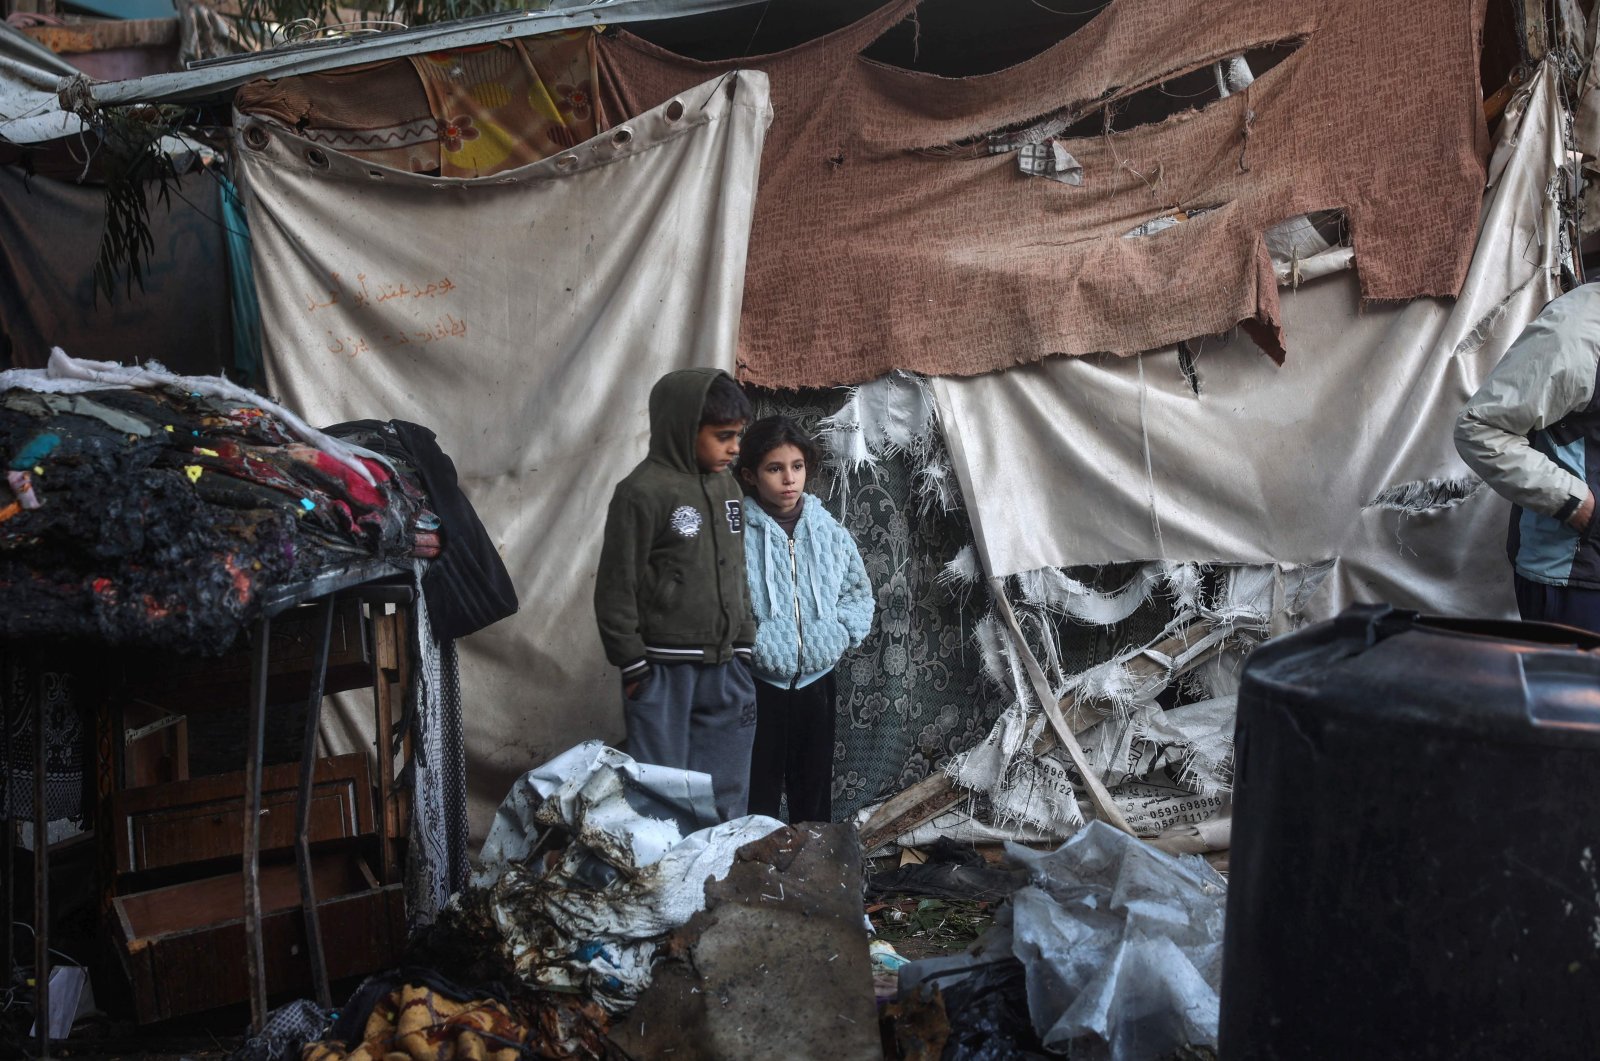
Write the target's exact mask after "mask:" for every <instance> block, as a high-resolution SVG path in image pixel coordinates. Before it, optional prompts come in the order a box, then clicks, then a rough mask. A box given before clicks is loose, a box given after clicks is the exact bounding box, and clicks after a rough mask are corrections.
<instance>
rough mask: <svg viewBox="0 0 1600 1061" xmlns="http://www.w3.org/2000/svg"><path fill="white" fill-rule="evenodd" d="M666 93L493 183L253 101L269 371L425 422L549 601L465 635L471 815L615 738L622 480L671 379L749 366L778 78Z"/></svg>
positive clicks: (251, 183) (292, 385)
mask: <svg viewBox="0 0 1600 1061" xmlns="http://www.w3.org/2000/svg"><path fill="white" fill-rule="evenodd" d="M658 102H661V104H662V105H661V106H660V107H657V108H656V109H655V110H653V111H650V112H649V113H645V114H641V115H639V116H638V117H635V118H631V119H629V120H628V121H627V122H626V123H625V124H623V125H620V126H617V127H615V128H613V129H612V130H611V131H610V132H609V133H607V134H605V135H603V136H600V137H597V138H595V139H593V140H590V141H588V142H587V143H584V144H582V145H579V146H578V147H575V148H573V149H572V150H570V151H568V152H564V153H562V154H560V155H557V156H556V157H554V158H550V159H545V160H544V161H541V162H538V163H535V164H533V165H530V166H526V167H523V168H521V169H516V170H510V171H507V172H505V173H501V174H499V175H497V176H495V177H492V178H485V179H481V180H446V179H443V178H434V177H422V176H417V175H415V174H410V173H404V172H401V171H399V170H393V169H383V168H379V167H377V166H375V165H374V164H373V163H371V162H368V161H364V160H356V159H351V158H347V157H344V156H342V155H339V154H337V153H335V152H333V151H331V150H328V149H326V148H324V147H322V146H318V145H313V144H311V143H309V142H308V141H306V140H303V139H301V138H300V137H298V136H296V135H295V134H294V133H293V132H292V131H290V130H288V129H285V128H282V127H280V126H276V125H273V124H270V123H267V122H264V121H262V120H260V119H254V118H241V119H240V120H239V123H238V138H237V141H236V150H237V152H238V157H239V158H240V160H241V168H242V173H243V177H244V183H245V185H246V193H247V195H248V197H249V208H250V211H251V232H252V236H253V242H254V255H255V258H254V261H255V273H256V282H257V285H258V288H259V291H260V296H261V309H262V321H263V331H264V336H265V340H266V357H267V370H268V378H269V380H270V384H271V389H273V390H275V391H276V392H278V393H280V394H282V395H283V396H284V398H285V400H286V401H288V402H290V403H291V404H293V405H295V406H296V407H297V408H300V409H302V410H304V411H305V413H306V414H307V416H308V417H309V418H312V419H313V420H314V421H316V422H320V423H333V422H337V421H344V420H351V419H359V418H362V417H368V416H383V417H396V418H400V419H409V420H412V421H415V422H418V423H424V424H427V425H428V426H429V427H430V428H432V429H433V430H434V431H435V432H436V433H437V434H438V436H439V440H440V444H441V445H442V446H444V447H445V448H446V449H447V450H448V451H449V452H450V453H451V455H452V457H453V458H454V460H455V464H456V467H457V469H458V472H459V475H460V481H461V486H462V488H463V489H464V490H465V491H466V492H467V494H468V495H469V496H470V497H471V498H472V501H473V504H474V506H475V507H476V509H477V511H478V513H479V514H480V516H481V517H482V519H483V523H484V525H485V526H486V527H488V528H489V529H490V532H491V534H493V535H494V536H495V540H496V541H497V542H498V543H499V547H500V550H501V553H502V556H503V557H504V559H505V562H506V567H507V568H508V569H509V571H510V572H511V576H512V578H513V580H514V581H515V583H516V589H517V594H518V596H519V598H520V599H522V600H523V601H527V602H537V606H525V607H524V608H523V609H522V611H521V612H519V613H518V614H517V615H515V616H513V617H512V618H509V619H506V620H504V621H502V622H500V623H497V624H496V625H494V626H493V627H491V628H489V629H487V630H485V631H483V632H481V633H479V634H475V635H473V636H472V637H471V638H469V639H467V640H465V641H463V642H462V644H461V663H460V668H461V677H462V696H463V702H464V703H465V704H466V705H467V710H466V717H467V725H468V731H467V757H468V764H469V770H468V776H469V779H470V783H471V786H472V787H471V791H470V798H471V809H472V820H473V823H474V832H475V835H482V830H483V828H484V827H485V824H486V822H487V819H488V817H489V816H490V813H491V812H492V810H493V808H494V806H495V805H496V804H497V803H498V802H499V799H500V797H501V796H502V795H503V794H504V793H505V791H506V789H507V787H509V785H510V784H511V781H512V780H513V779H514V778H515V777H518V776H520V775H521V774H522V773H523V772H524V771H525V770H526V769H527V767H528V765H529V764H530V763H535V762H540V761H543V760H545V759H547V758H549V757H550V756H551V755H552V754H553V753H554V752H555V751H557V750H560V749H562V748H565V747H567V746H568V745H570V744H571V743H572V741H573V739H574V738H575V737H602V738H616V737H619V736H620V735H621V732H622V711H621V707H622V704H621V697H620V695H619V692H618V686H617V672H616V670H615V669H614V668H612V667H610V666H608V665H607V663H606V661H605V656H604V654H603V652H602V650H601V646H600V639H599V635H598V633H597V631H596V628H595V620H594V608H593V603H592V594H593V578H594V571H595V567H596V564H597V563H598V558H599V548H600V533H599V532H600V526H601V524H602V523H603V522H604V519H605V511H606V502H607V499H608V498H609V496H610V492H611V488H612V486H613V485H614V484H615V483H616V481H617V480H618V479H620V478H622V476H623V475H624V474H626V473H627V471H628V469H629V468H631V467H632V466H633V465H634V464H635V463H636V462H637V461H638V460H639V459H640V457H642V456H643V454H644V452H645V449H646V445H647V440H648V437H649V420H648V414H647V399H648V394H649V390H650V387H651V385H652V384H653V383H654V382H655V380H656V379H658V378H659V377H660V376H661V375H662V374H663V373H665V372H667V371H669V370H671V369H677V368H685V367H690V366H694V365H710V366H716V367H721V368H732V367H733V360H734V343H735V335H736V331H737V326H738V320H739V307H740V299H741V293H742V291H743V282H744V253H745V244H746V240H747V238H748V233H749V223H750V216H751V211H752V209H753V199H754V195H755V184H756V172H757V165H758V159H759V157H760V151H761V143H762V138H763V136H764V135H765V129H766V124H767V121H768V118H769V115H770V108H769V107H768V104H767V93H766V79H765V78H764V77H763V76H762V75H761V74H759V73H751V74H744V73H741V74H738V75H737V76H733V77H728V78H723V79H719V80H717V81H714V82H710V83H707V84H705V85H701V86H699V87H698V88H694V89H691V90H689V91H686V92H685V93H683V94H682V95H681V96H678V97H675V98H673V99H669V100H665V101H658ZM617 203H628V204H629V209H627V210H618V209H616V204H617ZM530 263H531V264H530ZM624 353H625V359H626V362H627V371H618V368H617V366H618V364H619V361H618V358H619V357H620V356H623V355H624ZM370 715H371V709H370V706H364V705H362V704H360V703H358V702H356V701H351V702H350V703H348V704H345V703H343V702H341V705H340V709H339V710H338V711H336V712H328V713H327V714H326V716H325V717H326V718H327V719H328V722H327V724H326V726H325V730H324V736H325V739H326V740H328V742H329V743H330V744H331V745H332V746H333V747H336V748H347V747H352V746H353V747H361V746H363V737H362V732H363V727H364V726H365V725H367V724H368V723H367V722H366V721H365V720H366V719H368V718H369V717H370Z"/></svg>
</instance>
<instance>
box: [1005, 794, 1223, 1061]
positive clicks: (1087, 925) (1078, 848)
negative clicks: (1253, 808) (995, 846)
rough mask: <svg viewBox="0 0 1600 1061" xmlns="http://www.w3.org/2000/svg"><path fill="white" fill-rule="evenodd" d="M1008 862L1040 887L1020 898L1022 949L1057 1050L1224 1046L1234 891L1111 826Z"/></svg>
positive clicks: (1033, 1000) (1038, 1021) (1152, 1051)
mask: <svg viewBox="0 0 1600 1061" xmlns="http://www.w3.org/2000/svg"><path fill="white" fill-rule="evenodd" d="M1007 854H1008V855H1009V856H1010V857H1011V859H1012V860H1014V861H1015V862H1017V863H1019V864H1021V865H1023V866H1025V867H1026V868H1027V869H1028V871H1029V873H1030V874H1031V875H1032V878H1033V884H1032V885H1030V886H1029V887H1026V888H1023V889H1020V890H1019V891H1017V892H1016V893H1015V894H1014V895H1013V896H1012V899H1011V904H1012V916H1011V925H1012V933H1013V938H1012V950H1013V952H1014V953H1015V955H1016V957H1017V958H1018V960H1020V961H1021V962H1022V964H1023V967H1024V968H1025V970H1026V973H1027V984H1028V1011H1029V1015H1030V1016H1031V1018H1032V1020H1033V1026H1034V1030H1035V1031H1037V1032H1038V1033H1039V1036H1040V1038H1041V1039H1042V1040H1043V1042H1044V1045H1045V1046H1046V1047H1047V1048H1049V1049H1052V1050H1064V1049H1065V1048H1066V1047H1067V1044H1069V1043H1071V1044H1072V1056H1073V1057H1074V1058H1079V1057H1082V1058H1097V1057H1103V1058H1108V1059H1110V1061H1135V1059H1139V1058H1149V1057H1159V1056H1163V1055H1165V1054H1167V1053H1169V1052H1170V1051H1172V1050H1174V1049H1177V1048H1179V1047H1182V1046H1200V1045H1211V1046H1214V1045H1215V1044H1216V1042H1217V1021H1218V1013H1219V1004H1220V1002H1219V994H1218V993H1219V991H1220V988H1221V983H1222V928H1223V912H1224V908H1225V906H1226V899H1227V885H1226V882H1224V880H1223V879H1222V877H1221V876H1220V875H1219V874H1218V873H1217V871H1216V870H1214V869H1212V868H1211V867H1210V866H1209V865H1207V864H1206V862H1205V860H1204V859H1200V858H1196V857H1193V856H1186V857H1176V856H1173V855H1168V854H1165V853H1163V852H1161V851H1157V850H1155V849H1154V848H1152V847H1150V846H1149V845H1148V844H1145V843H1143V842H1141V841H1139V840H1135V839H1134V838H1133V837H1131V836H1128V835H1127V834H1125V833H1121V832H1118V831H1117V830H1116V829H1113V828H1111V827H1110V826H1109V825H1106V824H1104V823H1103V822H1091V823H1090V824H1089V826H1088V827H1087V828H1085V829H1084V830H1083V831H1081V832H1079V833H1078V834H1077V835H1076V836H1074V837H1073V838H1072V839H1071V840H1068V841H1067V842H1066V843H1065V844H1063V845H1061V847H1060V848H1058V849H1056V850H1055V851H1053V852H1048V853H1044V852H1036V851H1032V850H1030V849H1028V848H1025V847H1021V846H1020V845H1016V844H1011V845H1007Z"/></svg>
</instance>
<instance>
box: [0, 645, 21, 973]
mask: <svg viewBox="0 0 1600 1061" xmlns="http://www.w3.org/2000/svg"><path fill="white" fill-rule="evenodd" d="M0 682H7V679H6V671H5V658H4V656H3V655H0ZM9 684H10V683H9V682H7V685H9ZM0 727H3V730H0V741H4V747H5V756H6V773H5V776H4V777H0V816H3V819H4V821H5V850H6V853H5V859H6V865H5V870H6V932H5V940H4V943H5V950H4V951H3V952H0V961H3V962H4V966H3V967H4V969H5V974H6V976H7V977H10V975H11V967H12V964H13V963H14V961H15V951H16V928H15V925H14V924H13V922H15V921H16V909H17V874H16V868H17V859H16V852H17V827H16V821H15V819H14V818H13V817H12V815H11V775H12V774H14V773H15V772H16V769H17V756H16V749H15V748H13V747H12V746H11V736H12V734H11V697H10V695H9V691H8V689H6V688H3V687H0Z"/></svg>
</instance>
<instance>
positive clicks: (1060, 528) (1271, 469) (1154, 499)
mask: <svg viewBox="0 0 1600 1061" xmlns="http://www.w3.org/2000/svg"><path fill="white" fill-rule="evenodd" d="M1556 90H1557V86H1555V85H1554V84H1553V83H1552V80H1551V78H1550V75H1549V72H1548V70H1547V69H1542V70H1541V71H1540V73H1539V74H1538V75H1537V76H1536V78H1535V79H1534V81H1533V82H1532V84H1531V86H1530V88H1529V91H1528V93H1527V94H1526V95H1525V96H1523V97H1521V98H1520V99H1519V101H1518V102H1516V103H1514V104H1513V108H1512V110H1510V111H1508V113H1507V117H1506V122H1507V127H1506V128H1507V130H1508V132H1507V134H1506V135H1503V136H1502V138H1501V141H1500V145H1499V147H1498V148H1497V150H1496V154H1495V157H1494V158H1493V160H1492V161H1491V165H1490V183H1489V189H1488V192H1487V194H1486V196H1485V198H1484V200H1483V203H1484V205H1483V220H1482V227H1481V230H1480V235H1479V238H1478V241H1477V249H1476V253H1475V255H1474V257H1473V260H1472V268H1471V273H1470V275H1469V276H1468V278H1467V282H1466V284H1465V287H1464V289H1463V291H1462V293H1461V297H1460V298H1459V300H1456V301H1454V302H1453V303H1452V302H1449V301H1442V300H1435V299H1423V300H1419V301H1417V302H1413V303H1411V304H1409V305H1405V306H1400V307H1380V306H1367V307H1366V308H1365V309H1363V307H1362V305H1361V303H1360V300H1359V293H1358V291H1357V288H1356V285H1355V283H1354V282H1353V278H1352V277H1351V275H1350V274H1349V273H1348V272H1346V273H1339V274H1336V275H1334V276H1331V277H1325V278H1323V279H1320V280H1316V281H1313V282H1311V283H1309V284H1307V285H1305V286H1303V287H1301V288H1300V289H1299V290H1297V291H1287V290H1286V291H1285V292H1284V293H1283V305H1284V315H1285V320H1286V323H1287V324H1288V331H1289V336H1290V341H1289V357H1288V358H1287V360H1286V361H1285V362H1284V364H1283V365H1281V366H1278V365H1274V364H1273V363H1272V362H1271V361H1269V360H1268V359H1267V358H1265V357H1264V356H1262V355H1261V354H1260V352H1259V351H1257V350H1256V349H1255V348H1254V347H1253V345H1252V344H1251V343H1250V342H1249V341H1248V340H1245V339H1241V338H1234V339H1230V340H1227V341H1221V342H1213V343H1210V344H1206V345H1204V346H1203V347H1201V348H1200V353H1199V355H1198V357H1197V359H1196V360H1197V365H1196V375H1197V382H1198V393H1196V392H1195V389H1194V387H1193V386H1191V383H1190V382H1189V380H1187V379H1186V378H1185V376H1184V374H1183V373H1182V372H1181V371H1180V370H1179V366H1178V362H1177V357H1176V354H1175V352H1174V351H1172V350H1170V349H1169V350H1166V351H1158V352H1155V353H1151V354H1147V355H1145V356H1143V357H1138V358H1126V359H1124V358H1112V357H1103V358H1072V359H1055V360H1052V361H1049V362H1047V363H1044V364H1041V365H1036V366H1030V367H1027V368H1021V369H1017V370H1014V371H1011V372H1005V373H996V374H992V375H988V376H983V377H980V378H976V379H941V380H937V381H936V382H935V392H936V394H937V397H938V402H939V414H940V417H941V423H942V426H943V428H944V431H945V436H946V438H947V440H948V442H949V444H950V449H951V454H952V458H953V462H954V466H955V470H956V473H957V475H958V477H959V479H960V483H961V489H962V492H963V494H964V496H965V498H966V500H967V502H968V504H969V508H970V512H971V515H972V522H973V528H974V531H975V534H976V537H977V544H978V548H979V551H980V554H981V559H982V563H983V567H984V569H985V570H986V571H987V572H988V573H989V574H991V575H1010V574H1015V573H1018V572H1023V571H1029V570H1033V569H1038V568H1044V567H1065V566H1071V565H1076V564H1104V563H1110V562H1115V561H1133V560H1170V561H1221V562H1226V563H1240V564H1272V563H1296V564H1301V563H1314V562H1317V561H1322V560H1327V559H1334V560H1337V561H1338V562H1337V565H1336V566H1335V568H1334V575H1333V577H1331V578H1329V579H1328V580H1327V582H1326V583H1325V585H1324V589H1323V591H1322V592H1321V594H1320V595H1319V596H1318V597H1317V598H1316V599H1315V600H1314V601H1313V602H1312V607H1311V608H1310V610H1309V611H1308V613H1307V614H1308V615H1311V616H1319V615H1327V614H1330V613H1331V612H1333V611H1336V610H1337V609H1339V608H1340V607H1342V606H1343V605H1344V604H1346V603H1348V602H1350V601H1352V600H1386V601H1390V602H1392V603H1395V604H1398V605H1401V606H1409V607H1417V608H1425V609H1429V610H1433V611H1438V612H1446V613H1458V614H1459V613H1473V614H1480V615H1495V614H1507V613H1509V612H1510V610H1511V608H1512V599H1511V589H1510V575H1509V572H1508V570H1507V567H1506V563H1505V560H1504V553H1503V543H1504V540H1505V530H1506V508H1505V505H1504V503H1503V502H1502V501H1500V500H1499V499H1498V498H1497V497H1496V496H1495V495H1493V494H1492V493H1491V492H1490V491H1489V490H1488V489H1487V488H1483V487H1482V486H1481V484H1479V483H1477V482H1475V481H1474V480H1473V479H1472V477H1471V475H1470V473H1469V472H1468V471H1467V469H1466V467H1465V466H1464V465H1463V464H1462V463H1461V462H1460V459H1459V458H1458V457H1457V456H1456V454H1455V450H1454V446H1453V443H1452V424H1453V421H1454V418H1455V415H1456V413H1457V412H1458V411H1459V410H1460V408H1461V406H1462V404H1463V403H1464V402H1465V401H1466V399H1467V397H1468V396H1469V395H1470V394H1471V393H1472V392H1473V391H1474V390H1475V389H1476V387H1477V385H1478V382H1479V381H1480V380H1481V379H1482V378H1483V376H1484V375H1485V374H1486V373H1487V372H1488V370H1489V369H1490V368H1491V367H1492V366H1493V365H1494V364H1495V363H1496V362H1497V361H1498V360H1499V358H1500V356H1501V354H1503V353H1504V351H1505V348H1506V347H1507V345H1509V344H1510V342H1511V340H1512V339H1514V338H1515V337H1516V335H1517V333H1518V331H1520V329H1521V328H1522V326H1523V325H1524V324H1525V323H1526V322H1527V321H1529V320H1530V319H1532V317H1533V316H1534V315H1535V314H1536V313H1537V312H1538V310H1539V308H1540V307H1541V306H1542V305H1543V304H1544V303H1545V302H1546V301H1547V300H1548V299H1549V298H1551V297H1553V296H1554V294H1555V293H1556V291H1557V288H1556V278H1557V273H1558V270H1559V264H1560V260H1561V253H1562V251H1561V241H1560V239H1559V234H1558V230H1557V227H1556V214H1555V209H1554V205H1553V203H1552V202H1551V201H1550V200H1549V199H1548V197H1547V196H1546V194H1545V193H1546V189H1547V188H1548V187H1549V186H1550V182H1551V180H1552V179H1553V178H1554V177H1555V175H1556V173H1557V168H1558V166H1559V165H1560V163H1561V161H1562V145H1561V112H1560V110H1559V107H1558V103H1557V99H1556ZM1356 266H1357V268H1358V269H1362V270H1364V269H1365V268H1366V262H1365V261H1364V259H1363V258H1362V255H1361V252H1360V249H1359V245H1358V249H1357V253H1356Z"/></svg>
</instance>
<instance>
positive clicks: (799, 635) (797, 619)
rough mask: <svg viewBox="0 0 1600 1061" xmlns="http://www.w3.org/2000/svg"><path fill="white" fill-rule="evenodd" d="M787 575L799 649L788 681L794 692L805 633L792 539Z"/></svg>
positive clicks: (798, 562) (795, 635)
mask: <svg viewBox="0 0 1600 1061" xmlns="http://www.w3.org/2000/svg"><path fill="white" fill-rule="evenodd" d="M789 575H790V577H791V579H792V580H793V583H794V638H795V641H796V642H798V643H799V649H798V650H797V651H796V652H795V655H794V677H792V678H790V679H789V690H790V691H791V692H792V691H794V687H795V683H796V682H798V681H799V680H800V664H801V661H802V660H803V659H805V658H806V632H805V629H804V627H803V626H802V625H801V623H800V561H799V560H797V559H796V558H795V555H794V539H793V538H790V539H789Z"/></svg>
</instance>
